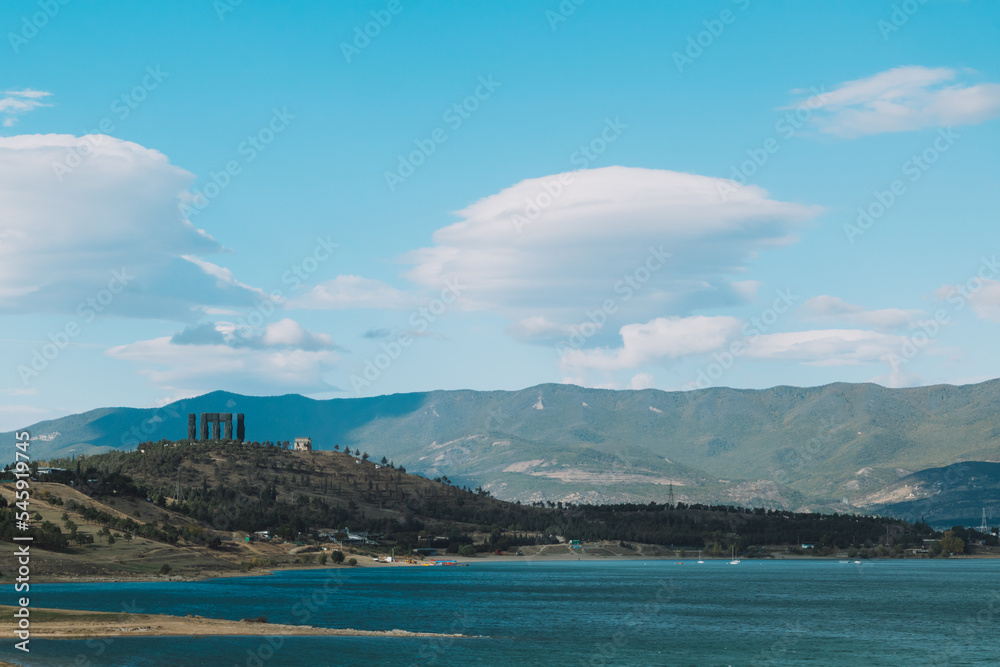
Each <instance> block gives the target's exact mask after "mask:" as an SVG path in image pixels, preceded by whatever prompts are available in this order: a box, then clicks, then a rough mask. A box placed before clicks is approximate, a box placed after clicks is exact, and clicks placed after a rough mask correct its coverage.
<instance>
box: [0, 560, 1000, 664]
mask: <svg viewBox="0 0 1000 667" xmlns="http://www.w3.org/2000/svg"><path fill="white" fill-rule="evenodd" d="M676 563H677V562H676V561H648V562H643V561H609V562H576V561H573V562H545V563H538V562H509V563H508V562H491V563H485V562H484V563H474V564H472V565H471V566H470V567H458V568H440V567H438V568H432V567H412V568H411V567H399V568H354V569H349V568H339V569H330V570H310V571H297V572H282V573H278V574H275V575H273V576H269V577H253V578H238V579H217V580H208V581H200V582H195V583H142V584H132V583H129V584H93V585H91V584H47V585H35V586H32V590H31V593H32V599H33V603H37V604H38V605H39V606H42V607H62V608H71V609H89V610H101V611H121V610H122V608H123V605H125V606H126V607H127V608H131V609H135V610H137V611H138V610H141V611H142V612H146V613H172V614H178V615H185V614H198V615H202V616H210V617H218V618H229V619H237V620H238V619H241V618H247V617H256V616H267V617H268V619H270V621H271V622H272V623H306V624H309V625H320V626H329V627H353V628H363V629H372V630H385V629H392V628H400V629H404V630H413V631H433V632H460V633H462V634H466V635H476V636H477V637H475V638H467V639H429V638H412V639H411V638H361V637H357V638H356V637H287V638H280V637H274V638H271V639H270V643H268V639H267V638H264V637H224V638H205V637H202V638H186V637H168V638H155V637H134V638H133V637H127V638H114V639H113V640H108V639H103V640H89V641H86V640H47V641H46V640H33V641H32V643H31V647H32V652H31V654H30V656H28V658H27V659H26V658H25V657H24V654H23V653H19V652H18V651H15V650H14V649H13V641H11V640H6V638H5V640H4V641H3V642H0V651H2V653H3V658H4V659H6V660H10V661H12V662H16V663H18V664H23V665H39V666H53V665H79V666H81V667H82V666H87V667H97V666H100V665H113V666H115V667H133V666H135V667H138V666H143V667H146V666H154V665H155V666H161V665H168V666H171V667H180V666H185V667H186V666H195V665H212V666H213V667H223V666H225V667H228V666H229V665H241V666H242V665H266V666H267V667H292V666H295V667H299V666H303V665H308V666H310V667H314V666H321V665H351V664H398V665H468V664H481V665H495V664H527V665H557V664H558V665H565V664H583V665H692V666H697V667H711V666H714V665H824V666H839V665H852V666H854V665H996V664H1000V657H998V656H1000V650H998V649H997V648H994V646H995V636H996V632H997V630H998V620H1000V614H997V613H995V612H1000V576H998V575H1000V561H993V560H982V561H972V560H968V561H876V562H864V563H863V564H861V565H854V564H847V563H839V562H837V561H754V560H745V561H743V562H742V563H741V564H739V565H729V564H728V562H726V561H706V562H705V564H704V565H698V564H695V563H694V561H685V562H684V565H677V564H676Z"/></svg>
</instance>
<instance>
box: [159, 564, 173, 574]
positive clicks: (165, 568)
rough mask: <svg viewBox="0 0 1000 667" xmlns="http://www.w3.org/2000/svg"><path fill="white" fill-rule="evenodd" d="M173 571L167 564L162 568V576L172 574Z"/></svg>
mask: <svg viewBox="0 0 1000 667" xmlns="http://www.w3.org/2000/svg"><path fill="white" fill-rule="evenodd" d="M172 569H173V568H171V567H170V566H169V565H167V564H166V563H164V564H163V565H161V566H160V574H163V575H167V574H170V570H172Z"/></svg>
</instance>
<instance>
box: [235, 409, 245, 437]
mask: <svg viewBox="0 0 1000 667" xmlns="http://www.w3.org/2000/svg"><path fill="white" fill-rule="evenodd" d="M246 435H247V432H246V427H245V426H244V425H243V413H242V412H241V413H239V414H237V415H236V439H237V440H238V441H239V442H243V441H244V440H245V439H246Z"/></svg>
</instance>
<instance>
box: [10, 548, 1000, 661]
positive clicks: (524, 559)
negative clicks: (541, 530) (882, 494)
mask: <svg viewBox="0 0 1000 667" xmlns="http://www.w3.org/2000/svg"><path fill="white" fill-rule="evenodd" d="M997 558H1000V552H998V553H997V554H995V555H994V554H963V555H960V556H951V557H949V558H867V559H859V558H850V557H848V556H846V555H841V556H805V555H797V554H778V555H774V556H770V557H764V558H746V557H742V558H741V559H740V560H742V561H745V562H753V561H833V562H839V561H844V560H850V561H852V562H853V561H855V560H860V561H861V562H862V563H868V562H872V563H873V562H878V561H898V560H907V561H911V560H912V561H926V560H934V561H967V560H992V559H997ZM437 560H442V561H453V562H455V563H457V564H459V565H471V564H474V563H531V562H553V563H555V562H566V563H570V562H599V561H607V562H612V561H613V562H622V561H674V562H677V563H696V562H697V561H698V560H703V561H723V562H725V561H729V560H730V557H729V556H716V557H713V556H702V557H701V558H700V559H699V558H698V555H697V554H695V555H687V556H683V557H680V556H664V555H635V556H631V555H603V554H602V555H592V554H587V553H586V552H583V553H580V554H551V555H549V554H537V555H530V556H529V555H526V556H497V555H494V554H488V555H482V556H474V557H468V556H450V555H446V556H432V557H428V558H427V559H425V560H424V561H418V562H417V563H415V564H414V563H406V562H393V563H386V562H374V561H362V562H360V563H358V564H357V565H354V566H350V565H299V566H292V567H277V568H268V569H266V570H264V569H262V570H251V571H248V572H234V571H221V572H216V573H204V574H202V575H201V576H185V575H173V576H162V575H155V574H151V575H136V576H127V575H124V574H122V575H94V576H86V575H81V576H69V575H67V576H52V575H43V576H38V577H33V578H32V583H37V584H69V583H74V584H91V583H93V584H99V583H143V582H146V583H152V582H194V581H206V580H209V579H229V578H238V577H268V576H271V575H274V574H276V573H279V572H293V571H294V572H301V571H308V570H322V571H333V570H347V571H350V570H355V569H366V568H413V567H440V566H435V565H434V561H437ZM445 567H447V566H445ZM0 667H2V665H0Z"/></svg>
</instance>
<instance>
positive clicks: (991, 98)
mask: <svg viewBox="0 0 1000 667" xmlns="http://www.w3.org/2000/svg"><path fill="white" fill-rule="evenodd" d="M4 16H5V17H4V19H3V25H2V26H0V27H2V31H0V32H2V33H3V35H4V40H3V42H4V43H3V44H0V65H2V67H0V77H2V79H3V84H2V87H0V340H2V347H0V369H2V371H3V380H2V381H0V429H4V428H15V427H20V426H24V425H27V424H30V423H33V422H36V421H39V420H42V419H47V418H51V417H55V416H59V415H62V414H67V413H72V412H77V411H82V410H86V409H91V408H95V407H100V406H107V405H131V406H151V405H158V404H162V403H164V402H167V401H170V400H174V399H177V398H182V397H185V396H192V395H196V394H200V393H204V392H206V391H211V390H214V389H227V390H231V391H237V392H242V393H249V394H281V393H289V392H299V393H304V394H307V395H310V396H314V397H317V398H327V397H338V396H339V397H350V396H367V395H376V394H385V393H394V392H402V391H423V390H431V389H456V388H472V389H518V388H523V387H526V386H531V385H534V384H537V383H542V382H572V383H576V384H582V385H587V386H601V387H613V388H623V389H624V388H629V387H633V388H642V387H656V388H659V389H666V390H674V389H689V388H692V387H698V386H721V385H725V386H734V387H767V386H773V385H778V384H792V385H818V384H824V383H828V382H835V381H850V382H862V381H875V382H878V383H880V384H883V385H887V386H911V385H920V384H933V383H940V382H950V383H968V382H975V381H980V380H984V379H988V378H992V377H995V376H996V375H998V374H1000V355H998V354H997V351H996V345H995V343H994V340H995V334H996V327H997V323H998V322H1000V266H998V265H995V264H994V257H995V254H997V253H1000V242H998V240H1000V239H998V233H997V232H996V230H995V215H996V213H995V211H996V207H995V196H994V194H995V191H996V183H997V177H998V163H997V159H996V155H997V154H998V153H1000V151H998V149H1000V141H998V140H1000V133H998V128H1000V57H998V55H1000V46H998V44H1000V39H998V37H1000V34H998V33H1000V15H997V13H996V12H995V8H992V7H991V6H990V4H989V3H987V2H974V1H969V2H959V1H957V0H927V2H924V3H921V2H919V1H917V0H911V2H909V3H892V2H843V3H821V4H820V3H793V2H776V3H758V2H755V1H754V0H739V1H738V2H733V1H731V0H726V1H720V2H698V3H659V2H622V3H598V2H594V1H590V2H580V3H579V4H577V3H576V2H573V1H572V0H565V1H564V2H562V3H559V2H555V1H553V2H533V3H502V4H501V3H459V2H436V3H429V2H424V3H411V2H407V1H406V0H398V1H396V2H365V3H363V2H355V3H349V4H348V3H320V2H301V3H294V5H293V4H292V3H286V4H281V5H277V4H276V3H261V2H252V1H250V0H244V1H243V2H240V3H237V2H236V1H235V0H220V1H219V2H214V3H213V2H208V1H205V2H172V3H169V4H166V3H161V4H153V3H143V4H137V3H125V2H102V3H96V2H85V1H84V0H68V1H66V2H60V1H59V0H50V1H49V2H45V1H43V2H11V3H8V11H6V12H5V15H4ZM366 31H367V34H366Z"/></svg>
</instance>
